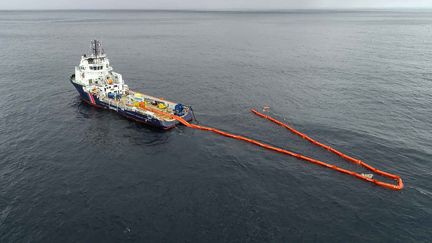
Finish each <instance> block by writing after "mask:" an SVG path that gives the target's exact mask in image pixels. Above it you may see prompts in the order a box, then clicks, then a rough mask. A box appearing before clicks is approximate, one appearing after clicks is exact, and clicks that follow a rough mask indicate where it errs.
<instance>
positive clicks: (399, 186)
mask: <svg viewBox="0 0 432 243" xmlns="http://www.w3.org/2000/svg"><path fill="white" fill-rule="evenodd" d="M144 109H148V110H150V111H152V112H155V113H158V114H161V115H166V116H169V117H171V118H172V119H175V120H177V121H179V122H180V123H182V124H183V125H185V126H187V127H190V128H193V129H198V130H203V131H209V132H213V133H216V134H219V135H222V136H225V137H229V138H233V139H237V140H242V141H245V142H248V143H251V144H254V145H256V146H259V147H262V148H265V149H268V150H273V151H275V152H279V153H282V154H286V155H290V156H293V157H296V158H298V159H301V160H304V161H307V162H310V163H313V164H317V165H321V166H323V167H326V168H329V169H332V170H335V171H338V172H341V173H344V174H347V175H350V176H353V177H355V178H358V179H360V180H363V181H367V182H371V183H374V184H375V185H378V186H381V187H384V188H387V189H392V190H401V189H402V188H403V187H404V184H403V182H402V178H401V177H400V176H398V175H394V174H390V173H387V172H384V171H381V170H378V169H376V168H374V167H372V166H370V165H368V164H366V163H365V162H363V161H361V160H359V159H355V158H352V157H350V156H348V155H346V154H344V153H342V152H340V151H338V150H336V149H334V148H332V147H330V146H328V145H325V144H323V143H320V142H318V141H316V140H314V139H312V138H310V137H309V136H307V135H306V134H304V133H301V132H299V131H298V130H296V129H294V128H292V127H290V126H288V125H287V124H285V123H283V122H281V121H278V120H276V119H274V118H272V117H270V116H268V115H264V114H262V113H260V112H258V111H256V110H254V109H252V110H251V111H252V112H253V113H254V114H256V115H258V116H260V117H262V118H265V119H267V120H270V121H271V122H273V123H276V124H277V125H279V126H282V127H284V128H286V129H288V130H289V131H291V132H292V133H294V134H296V135H298V136H300V137H302V138H303V139H305V140H307V141H309V142H311V143H313V144H315V145H317V146H320V147H322V148H325V149H327V150H328V151H330V152H332V153H334V154H336V155H338V156H339V157H341V158H343V159H345V160H347V161H350V162H353V163H355V164H358V165H360V166H362V167H364V168H366V169H368V170H370V171H372V172H374V173H376V174H378V175H381V176H383V177H387V178H389V179H392V180H394V181H395V182H396V183H397V184H396V185H394V184H390V183H387V182H384V181H380V180H376V179H373V176H372V175H371V174H359V173H357V172H354V171H351V170H347V169H343V168H340V167H338V166H336V165H332V164H328V163H325V162H323V161H320V160H317V159H313V158H310V157H307V156H304V155H302V154H298V153H294V152H291V151H289V150H286V149H282V148H278V147H275V146H272V145H269V144H266V143H263V142H259V141H257V140H254V139H250V138H247V137H244V136H241V135H236V134H232V133H228V132H224V131H221V130H219V129H216V128H212V127H206V126H201V125H195V124H191V123H189V122H188V121H186V120H185V119H183V118H181V117H179V116H176V115H172V114H169V113H166V112H163V111H159V110H156V109H152V108H147V107H146V108H144Z"/></svg>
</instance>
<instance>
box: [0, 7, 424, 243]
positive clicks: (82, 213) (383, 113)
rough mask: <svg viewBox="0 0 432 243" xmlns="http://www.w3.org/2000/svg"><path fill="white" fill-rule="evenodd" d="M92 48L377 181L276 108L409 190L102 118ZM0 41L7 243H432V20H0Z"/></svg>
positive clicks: (326, 16) (219, 140) (86, 16)
mask: <svg viewBox="0 0 432 243" xmlns="http://www.w3.org/2000/svg"><path fill="white" fill-rule="evenodd" d="M94 38H96V39H99V40H101V41H102V43H103V45H104V48H105V51H106V52H107V54H108V56H109V58H110V59H111V63H112V64H113V66H114V68H115V70H116V71H118V72H120V73H122V74H123V75H124V77H125V79H126V80H127V83H128V84H129V86H130V87H131V88H132V89H136V90H139V91H142V92H145V93H148V94H152V95H155V96H159V97H164V98H166V99H170V100H175V101H178V102H182V103H184V104H191V105H193V107H194V110H195V112H196V116H197V118H198V120H199V122H200V124H205V125H209V126H213V127H217V128H220V129H223V130H226V131H231V132H235V133H239V134H243V135H246V136H248V137H252V138H255V139H258V140H262V141H267V142H269V143H271V144H274V145H277V146H280V147H284V148H287V149H289V150H292V151H296V152H299V153H302V154H305V155H308V156H311V157H314V158H318V159H321V160H324V161H327V162H331V163H333V164H336V165H339V166H343V167H344V168H348V169H353V170H356V171H359V172H365V171H364V170H363V169H361V168H359V167H357V166H355V165H351V164H349V163H347V162H345V161H343V160H341V159H340V158H338V157H336V156H334V155H332V154H329V152H327V151H325V150H323V149H321V148H317V147H315V146H313V145H311V144H309V143H308V142H306V141H304V140H302V139H300V138H298V137H296V136H295V135H292V134H290V133H289V132H288V131H286V130H284V129H282V128H280V127H277V126H275V125H273V124H271V123H270V122H268V121H265V120H263V119H261V118H258V117H256V116H253V115H252V114H251V113H250V111H249V109H250V108H256V107H258V108H260V107H262V106H263V105H269V106H270V107H271V112H270V114H271V115H273V116H275V117H276V118H278V119H281V120H284V121H286V122H287V123H289V124H292V125H294V126H295V127H296V128H298V129H299V130H301V131H303V132H305V133H307V134H309V135H311V136H312V137H314V138H316V139H318V140H320V141H322V142H324V143H328V144H330V145H331V146H334V147H336V148H338V149H340V150H342V151H344V152H347V153H348V154H350V155H353V156H356V157H358V158H360V159H363V160H364V161H366V162H368V163H369V164H371V165H372V166H375V167H377V168H380V169H383V170H385V171H388V172H390V173H395V174H399V175H401V176H402V178H403V179H404V182H405V184H406V187H405V189H404V190H402V191H399V192H396V191H391V190H387V189H383V188H380V187H377V186H374V185H372V184H369V183H365V182H362V181H359V180H357V179H354V178H352V177H349V176H346V175H343V174H340V173H337V172H334V171H331V170H328V169H324V168H322V167H319V166H316V165H312V164H308V163H306V162H303V161H300V160H297V159H295V158H291V157H287V156H284V155H281V154H277V153H274V152H270V151H266V150H263V149H260V148H257V147H255V146H253V145H250V144H246V143H243V142H239V141H236V140H230V139H227V138H224V137H220V136H217V135H214V134H210V133H206V132H202V131H197V130H192V129H188V128H185V127H178V128H175V129H173V130H170V131H167V132H163V131H159V130H155V129H150V128H148V127H146V126H143V125H139V124H136V123H134V122H132V121H129V120H127V119H124V118H122V117H120V116H118V115H117V114H115V113H113V112H109V111H103V110H97V109H95V108H92V107H89V106H88V105H86V104H84V103H83V102H81V101H80V98H79V96H78V93H77V92H76V90H75V89H74V88H73V86H72V85H71V84H70V83H69V79H68V78H69V76H70V75H71V74H72V72H73V70H74V66H75V65H77V64H78V62H79V58H80V56H81V54H83V53H84V52H88V49H89V41H90V40H91V39H94ZM0 45H1V50H0V93H1V97H2V99H1V102H0V109H1V113H0V121H1V122H0V134H1V136H0V242H129V241H130V242H183V241H187V242H189V241H190V242H252V241H254V242H289V241H292V242H300V241H307V242H310V241H311V242H313V241H336V242H364V241H375V242H414V241H423V242H430V241H432V236H431V235H432V231H431V229H432V180H431V176H432V161H431V159H432V148H431V145H432V129H431V120H432V111H431V108H432V73H431V63H432V62H431V60H432V48H431V47H432V12H418V11H411V12H409V11H407V12H395V11H377V12H286V13H240V12H146V11H81V12H80V11H46V12H31V11H30V12H0Z"/></svg>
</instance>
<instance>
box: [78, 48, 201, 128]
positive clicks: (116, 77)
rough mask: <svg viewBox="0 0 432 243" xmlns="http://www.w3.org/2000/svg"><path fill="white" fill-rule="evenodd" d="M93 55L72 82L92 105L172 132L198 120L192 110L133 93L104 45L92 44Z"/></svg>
mask: <svg viewBox="0 0 432 243" xmlns="http://www.w3.org/2000/svg"><path fill="white" fill-rule="evenodd" d="M90 49H91V54H84V55H82V56H81V61H80V63H79V65H78V66H76V67H75V73H74V74H72V75H71V77H70V81H71V83H72V85H73V86H74V87H75V88H76V90H77V91H78V93H79V95H80V97H81V99H82V100H84V101H85V102H87V103H88V104H90V105H92V106H94V107H97V108H101V109H107V110H112V111H115V112H117V113H118V114H120V115H122V116H124V117H126V118H129V119H132V120H135V121H137V122H140V123H143V124H146V125H149V126H152V127H156V128H160V129H164V130H168V129H171V128H174V127H175V126H177V125H178V124H179V121H178V119H175V117H180V118H182V119H184V120H186V121H192V120H193V118H194V114H193V110H192V107H191V106H188V105H183V104H181V103H176V102H171V101H167V100H165V99H163V98H157V97H154V96H150V95H146V94H143V93H140V92H137V91H134V90H131V89H129V86H128V85H127V84H125V81H124V79H123V76H122V75H121V74H120V73H117V72H114V71H113V67H112V66H111V65H110V61H109V59H108V58H107V55H106V54H105V51H104V49H103V48H102V45H101V43H100V41H98V40H92V41H91V48H90Z"/></svg>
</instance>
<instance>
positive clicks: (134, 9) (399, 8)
mask: <svg viewBox="0 0 432 243" xmlns="http://www.w3.org/2000/svg"><path fill="white" fill-rule="evenodd" d="M322 10H325V11H386V10H387V11H388V10H432V6H431V7H391V8H390V7H382V8H355V7H353V8H284V9H272V8H268V9H255V8H226V9H223V8H220V9H216V8H214V9H213V8H197V9H194V8H184V9H170V8H161V9H157V8H154V9H153V8H140V9H136V8H115V9H110V8H99V9H96V8H76V9H73V8H47V9H42V8H41V9H18V8H17V9H0V11H167V12H168V11H169V12H175V11H179V12H181V11H185V12H293V11H322Z"/></svg>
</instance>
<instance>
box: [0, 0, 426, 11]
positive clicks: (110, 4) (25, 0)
mask: <svg viewBox="0 0 432 243" xmlns="http://www.w3.org/2000/svg"><path fill="white" fill-rule="evenodd" d="M305 8H306V9H307V8H432V0H0V9H305Z"/></svg>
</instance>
